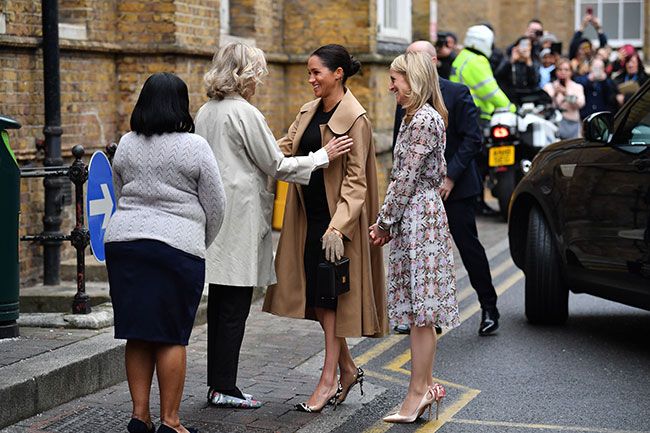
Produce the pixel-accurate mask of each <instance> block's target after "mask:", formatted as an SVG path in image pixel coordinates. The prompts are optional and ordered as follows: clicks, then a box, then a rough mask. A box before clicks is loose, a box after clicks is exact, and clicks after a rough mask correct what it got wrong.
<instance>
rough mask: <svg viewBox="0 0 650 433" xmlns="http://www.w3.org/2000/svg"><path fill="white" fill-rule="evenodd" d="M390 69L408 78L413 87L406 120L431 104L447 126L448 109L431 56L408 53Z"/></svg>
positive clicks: (394, 62)
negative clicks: (427, 104)
mask: <svg viewBox="0 0 650 433" xmlns="http://www.w3.org/2000/svg"><path fill="white" fill-rule="evenodd" d="M390 69H391V70H393V71H395V72H397V73H398V74H402V75H404V76H405V77H406V82H407V83H408V84H409V86H411V91H410V92H408V93H407V94H406V97H407V102H406V104H405V105H404V106H403V108H404V110H406V116H405V120H406V122H409V121H410V120H411V117H413V115H414V114H415V112H416V111H418V110H419V109H420V108H422V106H424V104H426V103H427V102H430V103H431V105H432V106H433V108H434V109H435V110H436V111H437V112H438V113H439V114H440V116H442V120H443V121H444V122H445V127H446V126H447V118H448V113H447V107H445V103H444V101H443V100H442V94H441V93H440V84H439V83H438V72H437V71H436V67H435V65H434V64H433V61H432V60H431V56H429V55H427V54H425V53H420V52H408V53H406V54H401V55H399V56H398V57H397V58H396V59H395V60H393V63H391V64H390Z"/></svg>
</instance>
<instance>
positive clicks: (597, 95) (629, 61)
mask: <svg viewBox="0 0 650 433" xmlns="http://www.w3.org/2000/svg"><path fill="white" fill-rule="evenodd" d="M480 26H482V27H485V28H486V30H487V29H489V31H490V32H492V40H493V38H494V34H493V29H492V26H491V25H490V24H489V23H481V25H480ZM475 27H479V26H475ZM588 29H589V30H591V31H592V33H593V32H594V31H595V33H596V34H597V39H598V44H597V46H594V43H593V42H592V40H591V39H589V38H587V37H586V36H585V35H586V34H588V33H587V32H586V31H587V30H588ZM469 33H470V32H469V31H468V34H469ZM484 34H485V33H484ZM484 37H486V36H484ZM471 39H472V38H470V43H469V45H468V43H467V41H466V42H465V48H469V49H470V50H475V51H478V52H479V53H480V54H481V55H483V56H485V57H486V58H487V59H488V61H489V64H490V68H491V70H492V74H493V76H494V78H495V79H496V83H497V84H498V86H499V88H500V89H501V90H502V91H503V92H504V94H505V95H506V96H507V97H508V99H509V100H510V101H511V102H513V103H514V104H518V103H519V102H520V101H521V99H522V97H525V96H526V95H527V94H530V93H532V92H534V91H536V90H538V89H543V90H544V91H545V92H546V93H548V94H549V95H550V96H551V98H552V100H553V105H554V106H555V107H556V108H558V109H560V110H561V112H562V114H563V121H562V123H561V124H560V131H559V135H560V136H559V138H562V139H565V138H575V137H578V136H579V134H580V121H581V120H583V119H585V118H586V117H587V116H589V115H590V114H592V113H596V112H599V111H610V112H612V113H614V112H616V111H617V110H618V109H619V108H620V107H621V106H622V105H623V104H624V103H625V101H626V100H627V98H628V97H629V96H630V95H631V94H633V93H634V92H635V91H636V90H637V89H638V88H639V86H641V85H642V84H643V83H644V82H645V81H646V80H647V78H648V75H647V74H646V71H645V69H644V66H643V62H642V61H641V57H640V56H639V53H638V52H637V50H636V49H635V48H634V47H633V46H632V45H623V46H622V47H620V48H618V50H616V51H613V49H612V47H611V46H610V45H608V39H607V35H606V34H605V33H603V29H602V25H601V22H600V20H599V19H598V17H597V16H595V15H594V14H593V11H591V10H588V11H587V13H586V14H585V16H584V17H583V20H582V22H581V25H580V28H578V29H577V30H576V32H575V33H574V35H573V37H572V39H571V41H570V43H569V47H568V50H566V51H564V52H563V50H562V43H560V42H559V41H558V39H557V37H556V36H555V35H553V34H552V33H549V32H547V31H545V30H544V26H543V23H542V22H541V21H540V20H538V19H532V20H530V21H529V22H528V26H527V28H526V30H525V32H524V34H523V35H522V36H521V37H519V38H517V40H515V41H514V42H513V43H512V44H510V45H509V46H508V47H507V48H506V49H505V50H500V49H498V48H496V47H495V46H494V44H492V45H491V46H490V47H489V49H480V48H479V47H476V46H475V45H473V44H472V42H471ZM436 48H437V49H438V59H439V60H438V71H439V72H440V75H441V76H442V77H444V78H450V77H453V75H454V71H455V69H456V68H458V67H460V66H461V64H460V63H459V62H458V61H457V57H458V56H459V54H460V53H461V52H462V49H460V47H459V45H458V38H457V37H456V35H455V34H453V33H451V32H439V33H438V40H437V42H436ZM452 80H453V78H452Z"/></svg>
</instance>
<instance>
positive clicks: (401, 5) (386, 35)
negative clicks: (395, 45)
mask: <svg viewBox="0 0 650 433" xmlns="http://www.w3.org/2000/svg"><path fill="white" fill-rule="evenodd" d="M386 1H393V2H395V3H396V4H397V8H396V10H397V19H396V21H397V27H396V28H393V27H386V26H384V21H385V18H386V14H387V13H388V12H387V11H386V10H385V7H384V5H385V2H386ZM411 10H412V1H411V0H377V39H378V40H381V41H389V42H406V43H410V42H411V39H412V37H413V36H412V30H411V29H412V25H411Z"/></svg>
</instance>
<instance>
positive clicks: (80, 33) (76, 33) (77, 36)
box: [59, 23, 88, 41]
mask: <svg viewBox="0 0 650 433" xmlns="http://www.w3.org/2000/svg"><path fill="white" fill-rule="evenodd" d="M59 38H61V39H73V40H77V41H86V40H88V29H87V28H86V25H85V24H69V23H59Z"/></svg>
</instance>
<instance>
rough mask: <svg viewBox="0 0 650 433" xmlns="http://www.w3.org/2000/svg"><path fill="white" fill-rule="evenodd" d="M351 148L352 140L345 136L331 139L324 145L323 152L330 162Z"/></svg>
mask: <svg viewBox="0 0 650 433" xmlns="http://www.w3.org/2000/svg"><path fill="white" fill-rule="evenodd" d="M351 148H352V139H351V138H350V137H348V136H347V135H341V136H340V137H334V138H332V139H331V140H330V141H329V142H328V143H327V144H326V145H325V151H326V152H327V157H328V158H329V160H330V161H334V160H335V159H336V158H338V157H339V156H341V155H343V154H344V153H348V152H349V151H350V149H351Z"/></svg>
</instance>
